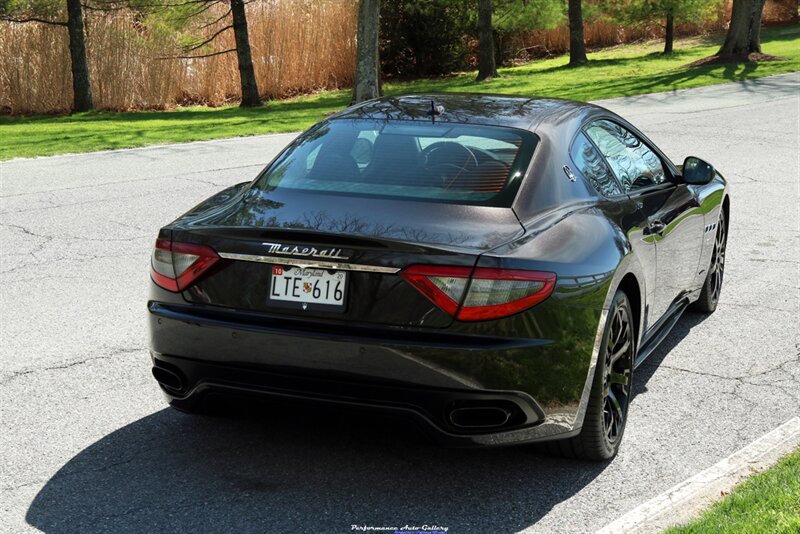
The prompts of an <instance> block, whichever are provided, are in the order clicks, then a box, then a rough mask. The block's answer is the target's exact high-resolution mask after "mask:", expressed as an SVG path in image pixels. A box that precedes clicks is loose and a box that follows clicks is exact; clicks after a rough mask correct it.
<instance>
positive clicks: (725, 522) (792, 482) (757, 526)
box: [665, 450, 800, 534]
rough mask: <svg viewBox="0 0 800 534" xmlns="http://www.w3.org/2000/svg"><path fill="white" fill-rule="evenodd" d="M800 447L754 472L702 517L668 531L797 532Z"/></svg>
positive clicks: (799, 521)
mask: <svg viewBox="0 0 800 534" xmlns="http://www.w3.org/2000/svg"><path fill="white" fill-rule="evenodd" d="M798 532H800V450H797V451H795V452H794V453H792V454H790V455H789V456H787V457H786V458H784V459H783V460H782V461H781V462H779V463H778V464H777V465H776V466H775V467H773V468H772V469H769V470H767V471H765V472H763V473H760V474H758V475H754V476H752V477H751V478H749V479H748V480H747V481H745V482H744V483H743V484H742V485H741V486H739V487H737V488H736V489H735V490H734V491H733V492H732V493H731V494H730V495H728V496H727V497H725V498H724V499H723V500H722V501H720V502H718V503H717V504H715V505H714V506H713V507H711V508H710V509H709V510H708V511H706V512H705V513H704V514H703V515H702V516H701V517H700V518H699V519H697V520H696V521H693V522H692V523H689V524H688V525H686V526H682V527H677V528H671V529H669V530H667V531H666V532H665V534H725V533H730V534H734V533H736V534H739V533H747V534H762V533H763V534H797V533H798Z"/></svg>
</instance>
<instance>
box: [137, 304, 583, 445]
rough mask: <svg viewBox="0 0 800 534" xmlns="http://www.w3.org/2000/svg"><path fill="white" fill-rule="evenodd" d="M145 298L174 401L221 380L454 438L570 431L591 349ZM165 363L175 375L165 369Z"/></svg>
mask: <svg viewBox="0 0 800 534" xmlns="http://www.w3.org/2000/svg"><path fill="white" fill-rule="evenodd" d="M148 309H149V322H150V332H151V354H152V357H153V364H154V368H155V369H158V371H156V373H155V374H157V375H159V377H160V378H161V380H159V382H160V383H161V386H162V389H163V390H164V392H165V394H166V396H167V398H168V400H169V401H170V402H171V403H172V404H175V405H176V406H180V405H181V404H184V405H187V404H190V403H192V402H194V401H196V400H197V399H198V398H200V397H202V396H203V395H204V394H206V393H207V392H209V391H229V392H239V393H247V394H260V395H266V396H272V397H279V398H290V399H305V400H312V401H317V402H325V403H334V404H340V405H349V406H358V407H366V408H374V409H380V410H387V411H391V412H395V413H398V414H403V415H408V416H410V417H413V418H415V419H416V420H417V421H419V422H421V423H422V424H423V425H424V427H426V428H427V430H429V431H430V432H431V434H432V435H433V436H434V437H435V438H437V439H439V440H440V441H442V442H443V443H445V444H448V445H452V446H484V445H507V444H514V443H523V442H534V441H543V440H548V439H560V438H565V437H569V436H571V435H574V434H576V433H577V432H578V431H579V430H580V424H581V423H582V418H583V413H582V412H583V410H584V409H585V406H583V405H582V404H583V403H582V402H581V400H582V398H583V397H584V396H585V395H584V393H585V392H586V391H587V388H586V384H587V378H588V376H590V375H591V372H592V370H593V366H592V365H591V354H590V352H591V351H590V350H589V351H586V353H585V354H582V355H577V353H576V351H575V350H574V347H564V346H563V345H562V344H560V343H559V342H557V341H553V340H548V339H536V338H527V337H526V338H516V337H502V336H490V335H475V334H468V333H464V332H455V331H420V330H409V329H402V328H388V329H384V328H374V327H359V326H343V325H341V324H339V325H335V324H325V323H320V322H319V321H314V322H313V323H310V322H306V321H298V320H294V319H287V318H285V317H268V316H264V315H260V314H259V315H256V314H244V313H236V312H233V311H226V310H219V309H211V308H204V307H199V306H191V305H185V304H177V303H163V302H154V301H151V302H150V303H149V304H148ZM570 339H574V336H572V337H570ZM590 345H591V343H590ZM570 349H573V350H572V352H570ZM565 350H566V352H564V351H565ZM537 367H538V368H537ZM554 367H555V369H554ZM161 370H165V371H167V373H162V372H161ZM169 373H172V374H174V375H175V376H177V377H178V381H177V383H176V382H174V381H173V382H171V381H170V380H164V377H165V376H166V377H167V379H169V377H170V375H169ZM501 414H505V415H501Z"/></svg>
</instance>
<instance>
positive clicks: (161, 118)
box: [0, 26, 800, 160]
mask: <svg viewBox="0 0 800 534" xmlns="http://www.w3.org/2000/svg"><path fill="white" fill-rule="evenodd" d="M762 41H763V48H764V51H765V52H766V53H769V54H774V55H778V56H782V57H784V58H786V61H780V62H768V63H759V64H745V63H740V64H730V65H717V66H702V67H695V68H689V69H684V68H681V67H682V66H683V65H686V64H688V63H691V62H692V61H695V60H697V59H700V58H703V57H706V56H709V55H711V54H713V53H714V52H716V50H717V48H718V46H719V37H715V38H708V39H697V38H695V39H687V40H681V41H678V42H677V43H676V45H677V46H676V48H677V50H676V53H675V54H673V55H672V56H668V57H665V56H662V55H661V54H660V53H659V51H660V47H661V46H662V45H661V43H659V42H653V43H648V44H645V45H628V46H620V47H615V48H612V49H606V50H603V51H601V52H598V53H594V54H590V55H589V58H590V60H591V61H590V63H589V64H588V65H586V66H582V67H579V68H568V67H566V63H567V58H566V57H563V56H562V57H559V58H555V59H550V60H542V61H534V62H532V63H529V64H527V65H523V66H520V67H514V68H507V69H501V70H500V73H501V74H502V78H499V79H496V80H492V81H490V82H484V83H475V82H474V73H471V72H470V73H464V74H460V75H457V76H451V77H446V78H437V79H424V80H415V81H412V82H404V83H392V84H387V86H386V87H385V90H386V92H387V93H389V94H392V93H405V92H424V91H475V92H492V93H509V94H521V95H531V96H533V95H538V96H553V97H561V98H573V99H577V100H596V99H600V98H609V97H615V96H624V95H635V94H642V93H651V92H659V91H670V90H673V89H682V88H688V87H699V86H703V85H712V84H716V83H723V82H727V81H732V80H744V79H749V78H757V77H761V76H769V75H772V74H780V73H785V72H792V71H797V70H800V27H798V26H791V27H782V28H772V29H768V30H765V31H764V32H763V35H762ZM349 96H350V94H349V91H329V92H324V93H319V94H316V95H311V96H306V97H301V98H295V99H291V100H283V101H274V102H269V103H268V104H267V105H265V106H264V107H263V108H261V109H256V110H243V109H239V108H238V107H235V106H228V107H221V108H205V107H188V108H180V109H177V110H175V111H148V112H131V113H116V112H104V113H100V112H95V113H80V114H75V115H71V116H63V117H52V116H34V117H0V160H2V159H9V158H13V157H29V156H48V155H53V154H63V153H71V152H89V151H93V150H102V149H111V148H127V147H137V146H144V145H151V144H157V143H175V142H186V141H198V140H204V139H217V138H224V137H235V136H243V135H255V134H264V133H277V132H291V131H298V130H303V129H305V128H307V127H308V126H310V125H312V124H314V123H315V122H317V121H319V120H320V119H322V118H323V117H324V116H325V114H326V113H330V112H332V111H335V110H338V109H341V108H343V107H345V106H347V104H348V101H349Z"/></svg>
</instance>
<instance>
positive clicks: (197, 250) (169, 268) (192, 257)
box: [150, 239, 219, 291]
mask: <svg viewBox="0 0 800 534" xmlns="http://www.w3.org/2000/svg"><path fill="white" fill-rule="evenodd" d="M218 260H219V256H218V255H217V253H216V252H215V251H214V249H212V248H211V247H207V246H204V245H193V244H189V243H173V242H172V241H168V240H166V239H157V240H156V246H155V248H154V249H153V257H152V261H151V262H150V276H151V277H152V278H153V281H154V282H155V283H156V284H158V285H159V286H161V287H163V288H164V289H166V290H168V291H183V290H184V289H186V288H187V287H189V286H190V285H192V283H193V282H194V281H195V280H197V279H198V278H199V277H200V275H201V274H203V273H204V272H206V271H207V270H208V269H210V268H211V266H212V265H214V264H215V263H216V262H217V261H218Z"/></svg>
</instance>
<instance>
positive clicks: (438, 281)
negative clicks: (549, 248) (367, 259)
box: [400, 265, 556, 321]
mask: <svg viewBox="0 0 800 534" xmlns="http://www.w3.org/2000/svg"><path fill="white" fill-rule="evenodd" d="M470 273H472V275H471V276H470ZM400 275H401V276H402V277H403V278H405V279H406V280H407V281H408V282H409V283H411V285H413V286H414V287H415V288H417V290H419V291H420V292H421V293H422V294H423V295H425V296H426V297H427V298H428V299H429V300H430V301H431V302H433V303H434V304H436V305H437V306H438V307H439V308H441V309H442V310H444V311H445V312H447V313H448V314H450V315H452V316H453V317H455V318H456V319H458V320H459V321H486V320H489V319H499V318H501V317H506V316H508V315H513V314H515V313H518V312H521V311H523V310H526V309H528V308H530V307H532V306H535V305H536V304H539V303H540V302H542V301H543V300H545V299H546V298H547V297H549V296H550V294H551V293H552V292H553V288H554V287H555V285H556V275H555V273H547V272H539V271H523V270H510V269H487V268H483V267H478V268H477V269H475V270H474V272H473V270H472V269H471V268H469V267H440V266H423V265H414V266H411V267H408V268H407V269H405V270H403V272H402V273H400ZM465 290H466V291H467V293H466V296H465V295H464V291H465ZM462 297H463V303H462ZM459 304H460V307H459Z"/></svg>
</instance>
